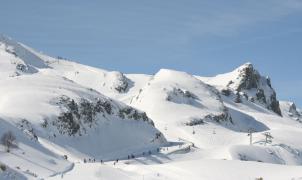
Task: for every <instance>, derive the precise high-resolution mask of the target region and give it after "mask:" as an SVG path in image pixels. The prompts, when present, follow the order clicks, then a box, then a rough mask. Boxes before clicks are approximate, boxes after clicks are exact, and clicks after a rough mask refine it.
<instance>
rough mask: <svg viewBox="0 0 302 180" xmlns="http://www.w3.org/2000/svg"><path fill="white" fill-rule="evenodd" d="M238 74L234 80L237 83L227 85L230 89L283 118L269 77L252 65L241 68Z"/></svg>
mask: <svg viewBox="0 0 302 180" xmlns="http://www.w3.org/2000/svg"><path fill="white" fill-rule="evenodd" d="M237 72H238V73H239V74H238V77H237V79H236V80H234V81H235V82H236V83H235V82H234V81H232V83H229V84H228V85H227V87H228V88H231V89H233V90H234V91H238V92H241V93H243V94H245V98H246V99H249V100H250V101H251V102H255V103H259V104H261V105H263V106H265V107H266V108H267V109H269V110H272V111H274V112H275V113H277V114H278V115H280V116H282V113H281V110H280V106H279V101H278V100H277V96H276V92H275V90H274V89H273V88H272V84H271V80H270V78H269V77H263V76H261V75H260V74H259V72H258V71H257V70H255V69H254V67H253V65H252V64H251V63H247V64H244V65H243V66H241V67H239V68H238V69H237ZM253 92H256V93H253ZM236 96H237V97H236V100H235V102H239V96H238V95H237V94H236ZM237 100H238V101H237Z"/></svg>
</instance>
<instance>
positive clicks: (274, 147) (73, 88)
mask: <svg viewBox="0 0 302 180" xmlns="http://www.w3.org/2000/svg"><path fill="white" fill-rule="evenodd" d="M0 75H1V77H0V136H2V135H3V134H4V133H6V132H8V131H11V132H12V133H13V134H14V135H15V137H16V143H17V144H16V147H14V148H12V149H11V151H10V152H9V153H7V152H5V147H4V146H3V145H0V164H2V166H5V167H6V169H5V170H2V169H1V170H0V179H1V178H2V179H13V178H15V179H41V178H43V179H62V178H63V179H84V178H88V179H100V178H101V179H108V180H112V179H142V178H143V179H148V180H149V179H154V180H159V179H171V180H178V179H179V180H183V179H190V180H197V179H198V180H199V179H206V180H212V179H217V180H220V179H230V180H231V179H232V180H233V179H242V180H245V179H246V180H249V179H256V178H260V177H263V178H264V179H265V180H266V179H274V180H275V179H277V180H279V179H280V180H287V179H288V180H293V179H295V180H298V179H301V178H302V166H301V165H302V139H301V138H300V136H301V134H302V123H301V120H302V112H301V110H300V109H299V108H298V107H296V105H295V104H294V103H293V102H288V101H280V100H279V99H278V92H276V91H275V90H274V86H273V80H271V79H270V78H269V77H267V76H263V75H262V74H261V73H260V72H259V71H258V70H257V69H256V67H255V66H254V65H252V64H251V63H246V64H243V65H242V66H240V67H238V68H236V69H235V70H233V71H231V72H229V73H224V74H220V75H217V76H214V77H202V76H201V75H202V72H201V73H200V74H199V75H191V74H188V73H186V72H181V71H175V70H170V69H161V70H159V71H158V72H156V73H155V74H154V75H147V74H124V73H122V72H118V71H108V70H104V69H99V68H95V67H90V66H86V65H82V64H79V63H76V62H72V61H69V60H66V59H62V58H54V57H49V56H47V55H45V54H42V53H39V52H37V51H36V50H34V49H32V48H30V47H27V46H25V45H23V44H21V43H18V42H16V41H14V40H12V39H10V38H7V37H5V36H1V37H0ZM250 137H251V139H250ZM250 140H251V142H250ZM250 143H251V144H250Z"/></svg>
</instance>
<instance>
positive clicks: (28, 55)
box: [0, 34, 48, 68]
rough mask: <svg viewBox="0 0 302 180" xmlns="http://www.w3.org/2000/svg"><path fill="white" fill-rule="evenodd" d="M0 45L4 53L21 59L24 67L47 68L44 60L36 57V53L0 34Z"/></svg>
mask: <svg viewBox="0 0 302 180" xmlns="http://www.w3.org/2000/svg"><path fill="white" fill-rule="evenodd" d="M0 44H4V46H5V51H6V52H8V53H10V54H13V55H14V56H15V57H16V58H19V59H21V60H22V61H23V62H24V63H25V65H27V66H31V68H47V67H48V66H47V65H46V63H45V62H44V60H43V59H42V58H40V57H39V56H38V53H36V52H34V51H33V50H31V49H29V48H27V47H26V46H25V45H23V44H21V43H19V42H17V41H15V40H13V39H12V38H10V37H8V36H6V35H4V34H0Z"/></svg>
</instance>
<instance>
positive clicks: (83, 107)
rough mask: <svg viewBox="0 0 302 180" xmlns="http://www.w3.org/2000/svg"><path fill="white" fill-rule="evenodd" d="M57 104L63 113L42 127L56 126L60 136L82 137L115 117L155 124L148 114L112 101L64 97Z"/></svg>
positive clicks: (45, 121) (44, 123)
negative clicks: (106, 120) (95, 126)
mask: <svg viewBox="0 0 302 180" xmlns="http://www.w3.org/2000/svg"><path fill="white" fill-rule="evenodd" d="M56 104H57V105H59V106H60V107H61V109H62V113H61V114H60V115H59V116H58V117H57V119H56V120H55V121H52V122H48V121H47V120H44V122H43V123H42V124H41V127H43V128H48V126H49V125H52V126H55V127H56V128H57V129H58V132H59V133H60V134H67V135H69V136H75V135H80V136H81V135H82V134H84V133H86V129H87V128H92V127H93V126H94V125H95V124H97V123H98V121H99V120H100V119H102V118H106V117H110V116H114V117H115V118H120V119H122V120H135V121H144V122H146V123H148V124H150V125H152V126H154V123H153V121H152V120H150V119H149V118H148V116H147V115H146V113H144V112H140V111H138V110H136V109H134V108H132V107H129V106H125V107H121V106H118V105H116V104H114V103H113V102H112V101H110V99H108V100H105V99H95V100H94V101H89V100H87V99H84V98H81V99H80V100H79V101H76V100H74V99H71V98H69V97H67V96H62V97H60V98H59V99H58V100H56Z"/></svg>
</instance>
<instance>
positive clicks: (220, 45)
mask: <svg viewBox="0 0 302 180" xmlns="http://www.w3.org/2000/svg"><path fill="white" fill-rule="evenodd" d="M0 22H1V26H0V27H1V29H0V32H2V33H4V34H6V35H8V36H11V37H12V38H14V39H16V40H17V41H20V42H23V43H25V44H27V45H29V46H31V47H34V48H35V49H38V50H41V51H43V52H44V53H46V54H50V55H53V56H63V57H66V58H68V59H72V60H75V61H78V62H80V63H83V64H88V65H92V66H97V67H101V68H104V69H109V70H119V71H122V72H126V73H149V74H153V73H155V72H157V71H158V70H159V69H160V68H171V69H177V70H182V71H187V72H189V73H192V74H198V75H204V76H210V75H214V74H217V73H222V72H228V71H230V70H232V69H234V68H235V67H237V66H239V65H241V64H243V63H245V62H247V61H250V62H252V63H253V64H254V65H255V66H256V68H257V69H259V70H260V72H261V73H263V74H265V75H269V76H270V77H271V79H272V83H273V85H274V87H275V89H276V90H277V95H278V96H279V98H280V99H288V100H292V101H295V102H296V103H297V104H299V105H300V106H302V93H301V92H302V80H301V69H302V1H301V0H241V1H238V0H229V1H222V0H206V1H205V0H110V1H105V0H89V1H83V0H43V1H39V0H26V1H24V0H9V1H4V0H3V1H2V2H1V6H0Z"/></svg>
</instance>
